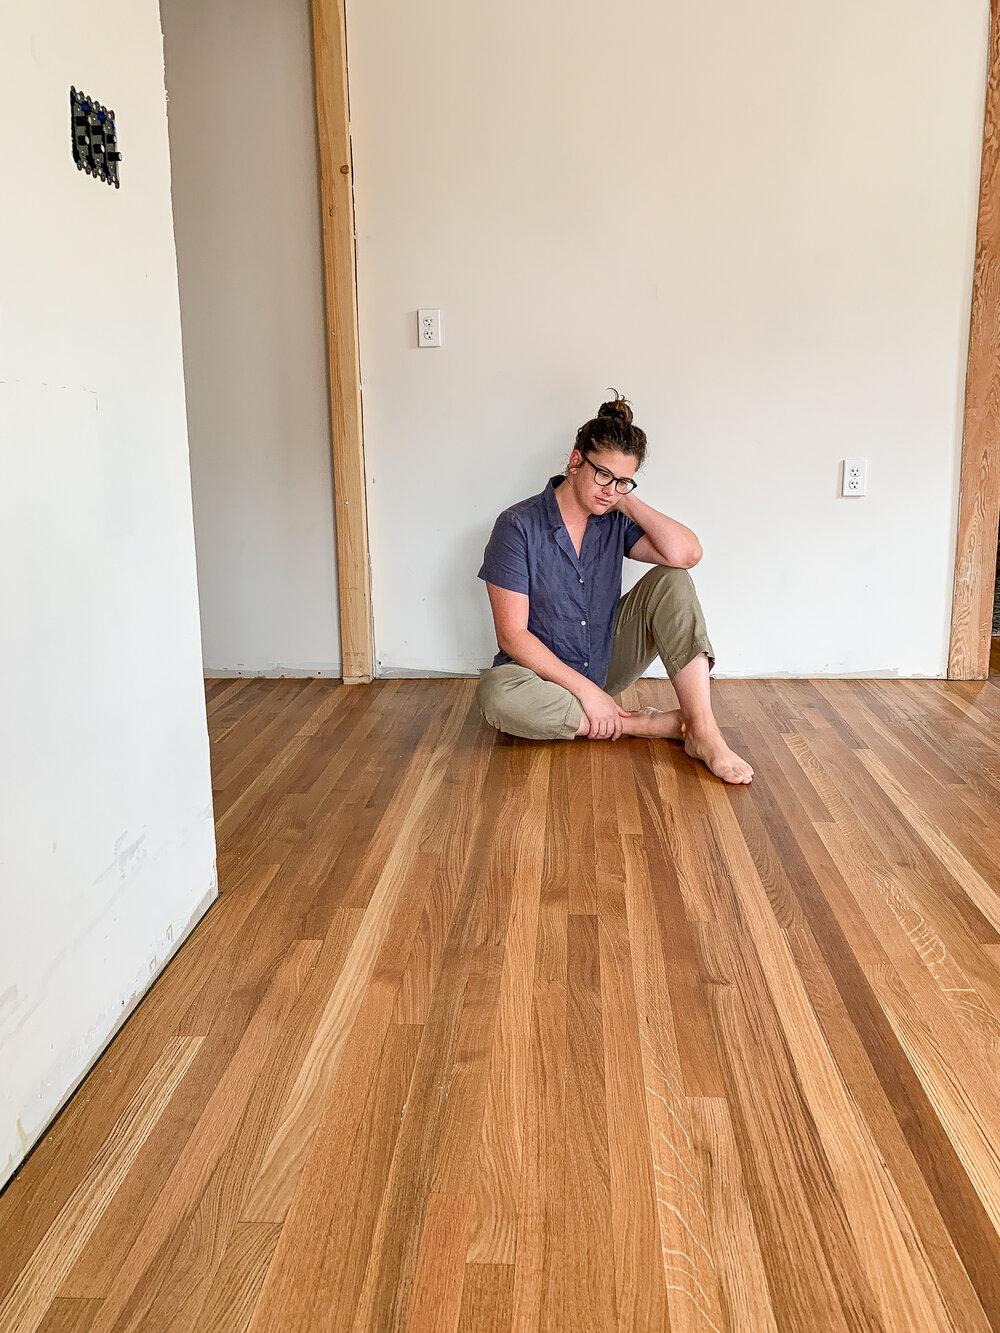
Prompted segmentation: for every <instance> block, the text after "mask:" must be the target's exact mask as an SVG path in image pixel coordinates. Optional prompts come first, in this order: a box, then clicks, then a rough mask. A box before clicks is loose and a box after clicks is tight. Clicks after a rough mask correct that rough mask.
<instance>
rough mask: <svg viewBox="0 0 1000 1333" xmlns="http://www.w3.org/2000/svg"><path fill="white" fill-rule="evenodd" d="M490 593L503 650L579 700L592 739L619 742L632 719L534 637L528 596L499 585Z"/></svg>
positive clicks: (490, 588) (490, 585)
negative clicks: (625, 724)
mask: <svg viewBox="0 0 1000 1333" xmlns="http://www.w3.org/2000/svg"><path fill="white" fill-rule="evenodd" d="M486 590H487V592H488V593H489V595H490V606H491V607H492V609H493V623H494V625H495V626H496V632H497V643H498V644H499V645H500V648H501V649H502V650H503V651H504V652H505V653H506V654H507V656H508V657H510V658H513V660H514V661H515V662H516V663H517V664H518V666H523V667H527V668H528V670H529V671H533V672H534V673H535V675H536V676H540V677H541V678H542V680H551V681H552V682H553V683H554V684H556V685H561V686H562V687H563V689H565V690H569V692H570V694H572V695H574V696H575V697H576V698H577V699H579V700H580V707H581V708H582V709H583V711H584V713H585V714H586V716H587V720H588V721H589V723H590V732H589V735H590V737H591V739H592V740H598V739H603V738H610V739H614V740H616V739H617V738H618V736H620V735H621V729H622V724H621V719H622V717H628V713H626V712H625V711H624V710H623V709H621V708H619V707H618V705H617V704H616V703H615V701H614V700H613V699H612V698H611V696H610V695H609V694H606V693H605V692H604V690H602V689H601V687H600V686H599V685H595V684H594V682H593V681H592V680H590V679H589V677H587V676H584V675H583V674H582V673H581V672H579V671H574V670H573V668H572V667H571V666H567V665H566V663H565V662H563V661H561V660H560V659H559V658H558V657H556V655H555V653H554V652H553V651H552V650H551V648H546V646H545V644H544V643H542V641H541V639H540V638H539V637H538V636H537V634H532V632H531V630H529V629H528V595H527V593H523V592H511V591H510V589H509V588H500V587H498V586H497V584H495V583H487V584H486Z"/></svg>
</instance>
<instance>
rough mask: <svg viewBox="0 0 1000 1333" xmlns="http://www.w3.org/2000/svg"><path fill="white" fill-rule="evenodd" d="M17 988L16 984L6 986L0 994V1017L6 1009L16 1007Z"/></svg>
mask: <svg viewBox="0 0 1000 1333" xmlns="http://www.w3.org/2000/svg"><path fill="white" fill-rule="evenodd" d="M18 993H19V992H18V989H17V987H16V986H8V987H7V989H6V990H5V991H4V993H3V994H2V995H0V1018H2V1017H3V1016H4V1014H5V1013H6V1012H7V1011H8V1010H14V1009H16V1008H17V997H18Z"/></svg>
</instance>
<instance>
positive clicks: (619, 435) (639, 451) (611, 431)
mask: <svg viewBox="0 0 1000 1333" xmlns="http://www.w3.org/2000/svg"><path fill="white" fill-rule="evenodd" d="M611 392H612V393H613V394H614V395H615V396H614V398H612V399H611V400H610V401H609V402H607V403H602V404H601V405H600V407H599V408H598V409H597V416H596V417H591V419H590V420H589V421H585V422H584V424H583V425H582V426H581V427H580V429H579V430H578V431H577V432H576V448H577V449H579V450H580V452H581V453H582V454H586V453H596V452H599V451H600V450H601V449H615V450H617V451H618V452H619V453H621V454H627V455H628V456H629V457H630V458H635V459H636V460H637V462H636V468H637V469H638V468H640V467H642V464H643V460H644V459H645V457H646V432H645V431H644V430H640V429H639V427H638V426H633V425H632V408H631V407H630V406H629V403H628V401H627V400H626V399H625V398H623V397H622V396H621V394H620V393H619V392H618V390H617V389H612V390H611Z"/></svg>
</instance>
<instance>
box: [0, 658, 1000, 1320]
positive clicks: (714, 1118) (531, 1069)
mask: <svg viewBox="0 0 1000 1333" xmlns="http://www.w3.org/2000/svg"><path fill="white" fill-rule="evenodd" d="M668 690H669V687H667V686H664V685H661V684H659V683H654V682H646V683H643V684H642V685H641V686H640V687H639V689H638V691H636V692H635V693H634V694H632V695H629V696H626V700H627V701H631V702H633V703H634V702H636V701H637V700H638V699H639V698H641V699H642V700H643V701H648V702H658V701H662V699H663V696H664V693H665V692H668ZM208 697H209V713H210V729H211V735H212V754H213V774H214V785H215V789H216V813H217V825H218V835H219V868H220V879H221V884H222V889H223V892H222V896H221V898H220V900H219V901H218V903H217V904H216V905H215V906H214V907H213V908H212V910H211V911H210V912H209V914H208V915H207V917H206V918H205V919H204V921H203V922H202V923H201V925H200V926H199V927H198V929H197V930H196V931H195V933H194V934H193V935H192V937H191V939H190V940H189V941H188V942H187V943H186V944H185V945H184V947H183V948H182V950H181V951H180V952H179V954H178V955H177V957H176V958H175V959H174V961H173V962H172V963H171V964H170V966H169V968H168V969H167V970H166V972H165V973H164V975H163V976H162V978H161V979H160V980H159V981H158V982H157V984H156V985H155V986H154V987H153V989H152V991H151V992H150V993H149V995H148V996H147V998H146V999H145V1000H144V1001H143V1003H142V1004H141V1005H140V1006H139V1008H138V1009H137V1011H136V1013H135V1014H134V1015H133V1017H132V1018H131V1019H130V1021H129V1022H128V1023H127V1024H126V1026H125V1027H124V1029H123V1030H122V1032H121V1033H120V1034H119V1036H118V1037H117V1039H116V1040H115V1042H114V1043H113V1044H112V1046H111V1047H110V1048H109V1050H108V1051H107V1053H106V1054H105V1055H104V1057H103V1058H102V1060H101V1061H100V1062H99V1063H98V1065H97V1066H96V1067H95V1069H94V1071H93V1072H92V1074H91V1075H90V1077H89V1078H88V1080H87V1081H86V1083H85V1084H84V1085H83V1086H82V1088H81V1089H80V1091H79V1092H78V1093H77V1095H76V1097H75V1098H74V1099H73V1100H72V1102H71V1103H70V1104H69V1106H68V1107H67V1109H66V1110H65V1111H64V1113H63V1114H62V1116H61V1117H60V1118H59V1120H58V1121H57V1122H56V1124H55V1126H54V1127H53V1128H52V1130H51V1132H50V1133H49V1134H48V1135H47V1137H46V1138H45V1139H44V1140H43V1142H42V1143H41V1144H40V1146H39V1147H38V1148H37V1150H36V1151H35V1152H34V1154H33V1155H32V1156H31V1158H30V1159H29V1161H28V1162H27V1164H26V1165H25V1167H24V1168H23V1169H22V1171H21V1172H20V1174H19V1176H18V1177H17V1178H16V1179H15V1181H14V1182H12V1184H11V1185H10V1186H9V1188H8V1189H7V1191H6V1193H5V1194H4V1195H3V1196H2V1198H0V1237H2V1244H0V1330H2V1331H3V1333H12V1331H13V1330H17V1333H25V1331H26V1330H34V1329H40V1330H44V1333H60V1331H63V1333H64V1331H67V1330H72V1331H73V1333H85V1331H86V1333H111V1331H112V1330H115V1331H116V1333H120V1331H122V1330H142V1333H152V1331H154V1330H166V1329H169V1330H199V1331H201V1330H207V1331H209V1333H223V1331H229V1330H232V1331H234V1333H235V1331H236V1330H241V1331H242V1330H247V1329H249V1330H251V1333H265V1331H266V1333H271V1331H272V1330H294V1331H295V1333H303V1331H306V1333H308V1331H311V1330H323V1331H324V1333H325V1331H326V1330H344V1331H345V1333H367V1331H368V1330H372V1331H377V1333H383V1331H388V1330H404V1329H405V1330H408V1333H446V1331H450V1330H458V1331H459V1333H489V1331H490V1330H505V1331H506V1330H519V1331H520V1330H529V1329H530V1330H536V1329H537V1330H559V1331H560V1333H561V1331H563V1330H565V1333H584V1331H588V1330H594V1331H595V1333H596V1331H597V1330H611V1329H615V1330H674V1331H675V1333H701V1331H702V1330H705V1331H708V1330H713V1331H717V1333H799V1331H800V1330H801V1333H848V1331H850V1333H862V1330H863V1331H864V1333H923V1331H924V1330H928V1331H929V1330H935V1331H936V1330H951V1333H986V1331H987V1330H990V1329H993V1330H1000V1238H998V1227H1000V1098H998V1095H997V1074H998V1067H1000V1066H998V1060H1000V892H998V885H1000V805H998V793H1000V732H998V723H1000V682H998V681H996V680H991V681H988V682H985V683H947V682H943V681H863V682H862V681H826V682H809V681H780V682H778V681H772V682H763V683H759V682H747V681H725V682H721V683H720V684H718V685H717V686H716V700H717V706H718V712H719V716H720V720H721V721H722V722H723V724H724V726H725V727H726V728H727V729H728V730H727V734H728V736H729V739H730V743H731V744H733V745H734V746H736V747H737V748H739V749H741V750H742V751H743V752H745V753H746V754H747V756H748V757H749V758H750V759H751V761H752V763H753V764H754V768H755V770H756V774H757V776H756V779H755V781H754V782H753V784H752V786H751V787H749V788H731V787H726V786H725V785H724V784H722V783H721V782H718V781H716V780H714V779H713V778H711V777H710V775H709V774H708V773H707V771H706V770H705V769H704V768H702V767H701V766H699V765H696V764H694V763H693V762H692V761H690V760H688V759H687V758H686V756H685V755H684V753H683V751H682V750H681V749H680V747H678V746H676V745H673V744H670V743H667V742H655V743H648V742H644V741H638V740H623V741H619V742H616V743H614V744H609V743H603V744H602V743H595V744H591V743H585V742H569V743H563V744H554V745H548V744H540V743H534V742H520V741H512V740H510V739H509V738H504V737H500V736H498V735H497V734H496V733H494V732H493V731H491V730H490V729H489V728H488V727H486V726H485V724H483V723H482V722H481V720H480V718H479V715H478V712H477V709H476V707H475V703H474V698H473V684H472V682H469V681H412V680H408V681H382V682H376V683H375V684H373V685H371V686H370V687H357V686H356V687H344V686H341V685H339V684H337V683H334V682H329V681H318V680H317V681H291V680H284V681H280V680H279V681H275V680H238V681H218V682H212V683H211V685H210V686H209V690H208Z"/></svg>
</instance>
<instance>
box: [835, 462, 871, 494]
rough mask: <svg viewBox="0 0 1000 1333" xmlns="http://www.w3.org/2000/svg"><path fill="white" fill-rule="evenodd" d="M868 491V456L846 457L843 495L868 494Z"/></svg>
mask: <svg viewBox="0 0 1000 1333" xmlns="http://www.w3.org/2000/svg"><path fill="white" fill-rule="evenodd" d="M867 492H868V460H867V458H845V459H844V484H843V487H842V489H841V492H840V493H841V495H866V494H867Z"/></svg>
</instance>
